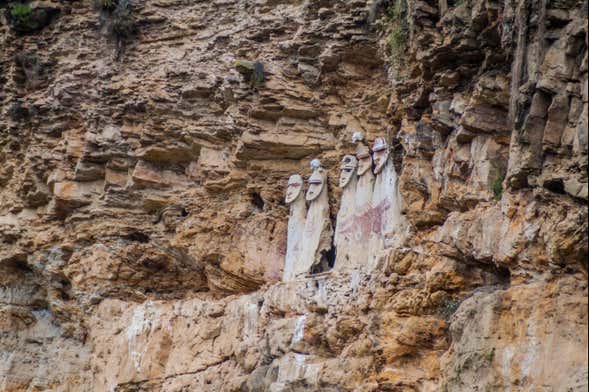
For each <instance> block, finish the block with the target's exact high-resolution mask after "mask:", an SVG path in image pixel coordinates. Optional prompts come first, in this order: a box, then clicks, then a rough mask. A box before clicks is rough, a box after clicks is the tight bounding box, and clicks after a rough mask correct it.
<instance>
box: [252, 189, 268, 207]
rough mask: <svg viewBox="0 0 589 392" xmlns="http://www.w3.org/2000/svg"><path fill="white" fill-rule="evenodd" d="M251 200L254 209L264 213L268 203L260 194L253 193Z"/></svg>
mask: <svg viewBox="0 0 589 392" xmlns="http://www.w3.org/2000/svg"><path fill="white" fill-rule="evenodd" d="M251 198H252V199H251V202H252V205H253V206H254V208H255V209H256V210H258V211H264V206H265V205H266V202H265V201H264V199H263V198H262V196H261V195H260V194H259V193H258V192H254V193H252V195H251Z"/></svg>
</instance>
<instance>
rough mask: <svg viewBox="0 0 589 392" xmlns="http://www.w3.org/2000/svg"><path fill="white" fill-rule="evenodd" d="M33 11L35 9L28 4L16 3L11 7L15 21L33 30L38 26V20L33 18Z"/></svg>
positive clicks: (11, 14) (12, 17) (11, 15)
mask: <svg viewBox="0 0 589 392" xmlns="http://www.w3.org/2000/svg"><path fill="white" fill-rule="evenodd" d="M32 13H33V10H32V9H31V6H30V5H28V4H23V3H16V4H13V5H12V6H11V8H10V17H11V19H12V20H13V21H14V23H15V24H16V25H18V26H21V27H24V28H27V29H31V30H33V29H36V28H37V27H38V24H37V22H36V21H35V20H34V19H33V18H32Z"/></svg>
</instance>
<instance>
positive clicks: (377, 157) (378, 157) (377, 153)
mask: <svg viewBox="0 0 589 392" xmlns="http://www.w3.org/2000/svg"><path fill="white" fill-rule="evenodd" d="M372 151H373V153H374V174H379V173H380V172H382V169H384V167H385V165H386V163H387V161H388V160H389V156H390V149H389V144H388V143H387V141H386V140H385V138H384V137H377V138H376V140H374V144H373V146H372Z"/></svg>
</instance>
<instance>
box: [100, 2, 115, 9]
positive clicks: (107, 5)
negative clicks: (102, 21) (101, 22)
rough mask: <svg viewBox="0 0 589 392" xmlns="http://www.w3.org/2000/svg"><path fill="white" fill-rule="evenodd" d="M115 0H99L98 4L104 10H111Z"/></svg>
mask: <svg viewBox="0 0 589 392" xmlns="http://www.w3.org/2000/svg"><path fill="white" fill-rule="evenodd" d="M116 5H117V2H116V0H100V6H101V7H102V8H103V9H106V10H112V9H114V8H115V7H116Z"/></svg>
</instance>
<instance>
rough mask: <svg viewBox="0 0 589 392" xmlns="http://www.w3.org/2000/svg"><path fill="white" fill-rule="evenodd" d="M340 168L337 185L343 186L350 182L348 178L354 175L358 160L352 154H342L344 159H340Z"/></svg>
mask: <svg viewBox="0 0 589 392" xmlns="http://www.w3.org/2000/svg"><path fill="white" fill-rule="evenodd" d="M340 168H341V172H340V177H339V186H340V187H341V188H345V187H346V186H348V184H349V183H350V180H351V179H352V178H353V177H354V176H355V175H356V171H357V169H358V160H357V159H356V157H355V156H353V155H346V156H344V159H342V164H341V166H340Z"/></svg>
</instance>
